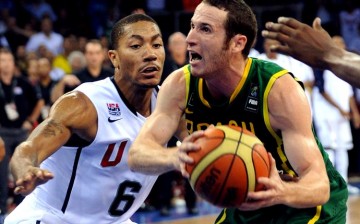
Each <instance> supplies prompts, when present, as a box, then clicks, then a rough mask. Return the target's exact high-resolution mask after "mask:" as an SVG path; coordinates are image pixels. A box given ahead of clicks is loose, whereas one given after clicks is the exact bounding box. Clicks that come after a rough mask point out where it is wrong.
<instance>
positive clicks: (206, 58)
mask: <svg viewBox="0 0 360 224" xmlns="http://www.w3.org/2000/svg"><path fill="white" fill-rule="evenodd" d="M226 17H227V12H225V11H223V10H220V9H218V8H216V7H213V6H210V5H207V4H204V3H201V4H200V5H198V7H197V8H196V10H195V12H194V15H193V17H192V18H191V24H190V25H191V28H190V31H189V33H188V35H187V38H186V41H187V44H188V51H189V58H190V65H191V73H192V74H193V75H195V76H203V75H206V74H208V73H213V74H214V73H216V72H217V71H220V70H221V68H223V66H224V64H226V63H228V62H227V61H228V57H229V56H228V53H227V52H228V50H227V49H228V47H227V46H225V45H224V44H225V37H226V31H225V27H224V22H225V20H226Z"/></svg>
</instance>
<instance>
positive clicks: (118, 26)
mask: <svg viewBox="0 0 360 224" xmlns="http://www.w3.org/2000/svg"><path fill="white" fill-rule="evenodd" d="M140 21H147V22H151V23H154V24H155V25H156V26H157V27H159V25H158V24H157V22H156V21H155V20H154V19H153V18H151V17H150V16H148V15H145V14H131V15H129V16H126V17H124V18H122V19H121V20H119V21H117V22H116V23H115V25H114V26H113V29H112V31H111V36H110V46H111V48H112V49H116V48H117V47H118V41H119V39H120V38H121V37H122V35H123V34H124V31H125V27H126V26H127V25H130V24H133V23H137V22H140ZM159 30H160V28H159Z"/></svg>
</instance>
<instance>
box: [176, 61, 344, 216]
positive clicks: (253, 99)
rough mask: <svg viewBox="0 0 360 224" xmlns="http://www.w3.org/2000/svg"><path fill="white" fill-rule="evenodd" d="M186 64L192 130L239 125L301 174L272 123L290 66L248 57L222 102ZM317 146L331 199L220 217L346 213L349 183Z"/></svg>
mask: <svg viewBox="0 0 360 224" xmlns="http://www.w3.org/2000/svg"><path fill="white" fill-rule="evenodd" d="M183 69H184V72H185V78H186V85H187V86H186V89H187V93H186V101H187V105H186V110H185V117H186V122H187V129H188V132H189V133H192V132H194V131H196V130H204V129H206V128H207V127H208V126H209V125H210V124H214V125H219V124H223V125H225V124H228V125H235V126H240V127H242V128H243V129H247V130H249V131H251V132H253V133H254V134H255V135H256V136H257V137H258V138H259V139H260V140H261V141H262V142H263V143H264V146H265V148H266V149H267V150H268V151H269V152H271V154H272V156H273V157H274V158H275V160H276V165H277V169H278V170H279V172H281V173H287V174H290V175H292V176H296V175H297V174H296V172H295V171H294V169H293V168H292V166H291V164H290V163H289V161H288V159H287V156H286V154H285V151H284V145H283V141H282V135H281V132H280V131H275V130H274V129H273V128H272V127H271V125H270V117H269V111H268V95H269V92H270V90H271V88H272V86H273V84H274V83H275V81H276V80H277V79H278V78H279V77H281V76H283V75H285V74H287V73H288V71H287V70H285V69H283V68H281V67H279V66H278V65H276V64H274V63H272V62H266V61H263V60H258V59H254V58H249V60H248V62H247V65H246V68H245V71H244V76H243V78H242V79H241V81H240V83H239V84H238V86H237V87H236V89H235V91H234V93H233V94H232V96H231V97H230V99H224V100H223V101H220V102H219V101H215V100H214V99H213V98H212V97H211V95H210V94H209V92H208V90H207V88H206V85H205V83H204V80H203V79H201V78H196V77H194V76H192V75H191V71H190V66H184V67H183ZM299 83H300V82H299ZM300 84H301V83H300ZM318 146H319V150H320V151H321V153H322V154H323V157H324V161H325V164H326V168H327V172H328V175H329V179H330V183H331V198H330V200H329V202H328V203H327V204H325V205H324V206H317V207H314V208H309V209H301V210H299V209H294V208H290V207H287V206H285V205H277V206H272V207H269V208H264V209H261V211H259V210H257V211H254V212H243V211H241V212H240V211H239V210H237V209H225V210H224V211H223V212H222V214H221V215H220V216H219V218H218V220H217V221H218V222H217V223H244V222H245V223H248V222H251V223H296V222H297V221H298V222H300V223H315V221H320V220H321V221H323V220H327V221H329V220H333V218H334V216H335V217H339V216H343V215H346V200H347V188H346V183H345V182H344V180H343V179H342V178H341V176H340V175H339V174H338V173H337V171H336V170H335V168H334V167H333V166H332V165H331V162H330V160H329V159H328V156H327V155H326V153H325V152H324V150H323V148H322V146H321V144H320V143H319V142H318ZM299 211H301V212H299ZM282 214H283V215H282ZM339 214H340V215H339ZM299 217H301V218H300V219H299ZM221 220H222V221H221ZM271 220H272V221H271ZM290 220H291V222H289V221H290ZM295 220H297V221H295ZM311 221H313V222H311ZM316 223H319V222H316Z"/></svg>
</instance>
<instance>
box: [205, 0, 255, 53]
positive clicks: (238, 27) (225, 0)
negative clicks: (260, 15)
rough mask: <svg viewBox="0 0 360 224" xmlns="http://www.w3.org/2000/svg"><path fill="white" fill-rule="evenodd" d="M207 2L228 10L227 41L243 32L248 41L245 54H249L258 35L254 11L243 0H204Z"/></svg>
mask: <svg viewBox="0 0 360 224" xmlns="http://www.w3.org/2000/svg"><path fill="white" fill-rule="evenodd" d="M202 2H203V3H205V4H208V5H210V6H214V7H217V8H218V9H221V10H224V11H227V12H228V14H227V19H226V21H225V24H224V27H225V30H226V40H225V43H229V41H230V39H231V38H232V37H233V36H235V35H236V34H243V35H245V36H246V37H247V40H248V42H247V43H246V45H245V48H244V50H243V55H244V56H248V55H249V52H250V49H251V47H252V46H253V44H254V41H255V39H256V35H257V29H258V28H257V21H256V17H255V14H254V12H253V11H252V9H251V8H250V6H249V5H247V4H246V3H245V2H244V1H243V0H203V1H202Z"/></svg>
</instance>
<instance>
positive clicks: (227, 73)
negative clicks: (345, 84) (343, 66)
mask: <svg viewBox="0 0 360 224" xmlns="http://www.w3.org/2000/svg"><path fill="white" fill-rule="evenodd" d="M256 31H257V25H256V19H255V16H254V14H253V12H252V10H251V8H250V7H249V6H248V5H246V3H245V2H244V1H242V0H223V1H218V0H203V1H202V3H200V4H199V5H198V6H197V8H196V10H195V12H194V15H193V17H192V19H191V28H190V31H189V33H188V36H187V43H188V51H189V57H190V64H189V65H188V66H187V67H186V66H185V67H184V68H182V69H179V70H176V71H174V72H173V73H172V74H171V75H170V76H169V77H168V78H167V79H166V80H165V82H164V84H163V85H162V87H161V89H160V92H159V95H158V101H157V105H156V109H155V111H154V113H153V114H152V115H151V116H150V117H149V118H148V119H147V121H146V122H145V125H144V126H143V128H142V129H141V131H140V134H139V135H138V137H137V138H136V140H135V142H134V144H133V145H132V147H131V149H130V151H129V157H128V161H129V165H130V168H131V169H132V170H134V171H138V172H143V173H148V174H159V173H162V172H165V171H168V170H172V169H178V170H180V171H181V172H182V173H183V175H184V176H188V173H186V171H185V169H184V165H185V164H186V163H190V164H191V163H192V162H193V160H192V159H191V158H190V157H189V156H188V155H187V152H189V151H194V150H201V148H200V146H199V145H197V144H196V143H195V140H196V139H198V138H200V137H202V136H203V134H204V132H203V129H205V128H207V127H208V126H210V125H211V124H214V125H217V124H219V123H221V124H233V125H238V126H242V127H244V128H246V129H248V130H250V131H252V132H253V133H255V134H256V135H257V136H258V137H259V138H260V139H261V140H262V141H263V142H264V143H265V147H266V149H267V150H268V151H269V152H270V153H271V154H269V158H270V160H271V173H270V177H269V178H259V179H258V182H259V183H262V184H264V185H265V187H266V188H265V189H264V190H262V191H259V192H250V193H249V194H248V201H247V202H246V203H243V204H242V205H241V206H240V207H239V208H227V209H224V210H223V211H222V212H221V214H220V215H219V217H218V218H217V220H216V221H215V222H216V223H292V224H293V223H302V224H303V223H327V224H328V223H336V224H338V223H345V220H346V210H347V208H346V201H347V197H348V193H347V188H346V183H345V182H344V180H343V179H342V178H341V176H340V175H339V174H338V173H337V171H336V170H335V169H334V167H332V165H331V163H330V162H329V159H328V157H327V155H326V153H324V151H323V149H322V147H321V145H320V143H318V142H317V140H316V138H315V136H314V134H313V132H312V118H311V114H310V107H309V104H308V101H307V99H306V96H305V93H304V90H303V89H302V87H301V85H299V83H298V82H296V81H295V79H294V78H293V77H292V75H291V74H289V73H288V71H286V70H284V69H282V68H281V67H279V66H278V65H276V64H273V63H269V62H265V61H261V60H257V59H252V58H248V53H249V51H250V48H251V46H252V44H253V42H254V39H255V37H256ZM210 128H211V126H210ZM173 134H176V135H177V137H178V138H179V139H181V140H182V144H181V145H180V146H179V147H174V148H170V149H169V150H168V149H165V148H164V147H163V146H164V145H165V143H166V142H167V141H168V140H169V139H170V138H171V136H172V135H173ZM285 177H286V178H285Z"/></svg>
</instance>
